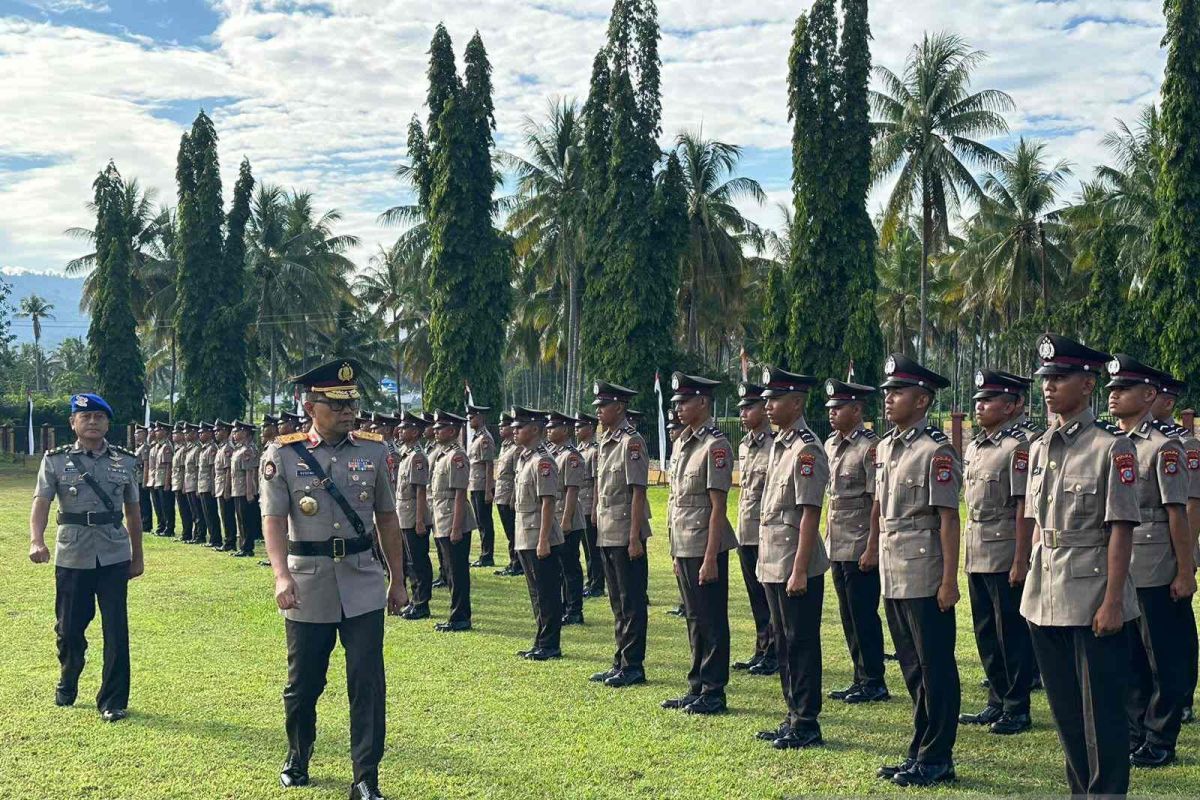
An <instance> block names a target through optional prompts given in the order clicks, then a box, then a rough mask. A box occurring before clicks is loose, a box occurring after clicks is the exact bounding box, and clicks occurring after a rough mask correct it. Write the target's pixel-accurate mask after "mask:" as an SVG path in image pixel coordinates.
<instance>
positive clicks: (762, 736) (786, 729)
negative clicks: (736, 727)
mask: <svg viewBox="0 0 1200 800" xmlns="http://www.w3.org/2000/svg"><path fill="white" fill-rule="evenodd" d="M791 732H792V729H791V727H790V726H789V725H788V724H787V723H786V722H781V723H780V724H779V727H778V728H776V729H775V730H773V731H759V732H758V733H756V734H754V738H755V739H758V740H759V741H761V742H773V741H775V740H776V739H781V738H783V737H784V736H787V735H788V734H789V733H791Z"/></svg>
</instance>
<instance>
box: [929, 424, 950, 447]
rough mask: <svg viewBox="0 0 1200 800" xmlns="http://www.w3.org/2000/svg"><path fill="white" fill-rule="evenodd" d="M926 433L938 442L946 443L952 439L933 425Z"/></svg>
mask: <svg viewBox="0 0 1200 800" xmlns="http://www.w3.org/2000/svg"><path fill="white" fill-rule="evenodd" d="M925 434H926V435H927V436H928V437H929V438H930V439H933V440H934V441H935V442H937V443H938V444H945V443H946V442H948V441H950V438H949V437H948V436H946V434H944V433H942V431H941V429H940V428H935V427H934V426H932V425H930V426H929V427H927V428H926V429H925Z"/></svg>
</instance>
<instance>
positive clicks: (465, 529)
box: [429, 410, 490, 633]
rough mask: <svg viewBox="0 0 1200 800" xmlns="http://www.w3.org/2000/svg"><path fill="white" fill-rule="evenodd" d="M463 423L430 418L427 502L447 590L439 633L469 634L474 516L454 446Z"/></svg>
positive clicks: (462, 460)
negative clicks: (433, 446)
mask: <svg viewBox="0 0 1200 800" xmlns="http://www.w3.org/2000/svg"><path fill="white" fill-rule="evenodd" d="M466 422H467V420H466V419H465V418H463V417H460V416H458V415H457V414H451V413H449V412H448V411H441V410H438V411H435V412H434V414H433V432H434V435H436V436H437V441H438V445H437V447H438V449H437V455H435V456H434V459H433V463H432V464H430V467H429V469H430V475H429V498H430V504H431V505H432V506H433V535H434V539H435V541H436V543H437V547H438V551H439V552H440V553H441V554H442V562H443V563H444V564H445V567H446V582H447V583H448V584H449V586H450V618H449V619H447V620H446V621H445V622H439V623H438V624H437V625H435V626H434V629H435V630H438V631H441V632H442V633H454V632H457V631H469V630H471V570H470V559H471V531H473V530H475V514H474V513H473V512H472V509H471V503H470V502H468V500H467V486H468V485H469V470H468V467H467V453H466V451H465V450H463V448H462V446H461V445H460V444H459V443H458V436H459V434H460V433H461V432H462V429H463V425H465V424H466ZM489 508H490V506H489ZM435 585H436V584H435Z"/></svg>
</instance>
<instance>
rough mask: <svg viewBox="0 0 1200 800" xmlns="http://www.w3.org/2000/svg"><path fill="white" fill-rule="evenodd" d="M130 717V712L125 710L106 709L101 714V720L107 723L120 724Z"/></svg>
mask: <svg viewBox="0 0 1200 800" xmlns="http://www.w3.org/2000/svg"><path fill="white" fill-rule="evenodd" d="M128 716H129V712H128V711H126V710H125V709H123V708H106V709H104V710H103V711H101V712H100V719H102V720H104V721H105V722H120V721H121V720H123V719H125V718H126V717H128Z"/></svg>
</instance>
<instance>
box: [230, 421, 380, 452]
mask: <svg viewBox="0 0 1200 800" xmlns="http://www.w3.org/2000/svg"><path fill="white" fill-rule="evenodd" d="M347 442H348V443H350V444H351V445H353V446H354V447H357V446H358V440H356V439H355V438H354V431H350V432H349V433H347V434H346V438H344V439H342V440H341V441H340V442H338V443H337V444H336V445H333V444H329V442H327V441H326V440H325V439H324V438H323V437H322V436H321V434H320V433H318V432H317V428H316V426H315V425H314V426H313V427H312V428H310V429H309V431H308V441H307V442H306V446H307V447H308V449H309V450H316V449H317V448H318V447H320V446H321V445H323V444H325V445H329V446H330V447H332V448H333V449H334V450H336V449H338V448H339V447H341V446H342V445H344V444H346V443H347ZM249 444H250V442H246V443H245V444H242V445H238V446H239V447H246V446H247V445H249Z"/></svg>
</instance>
